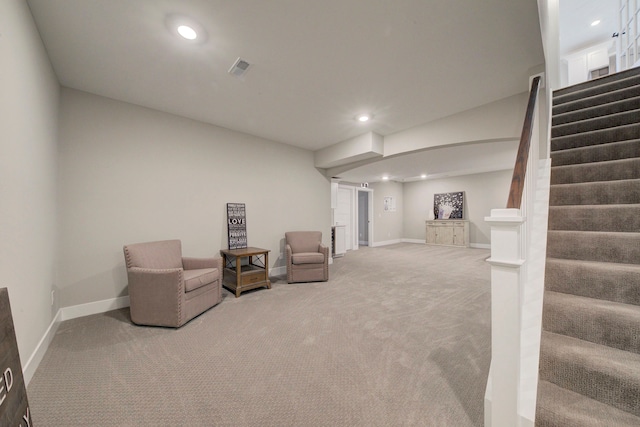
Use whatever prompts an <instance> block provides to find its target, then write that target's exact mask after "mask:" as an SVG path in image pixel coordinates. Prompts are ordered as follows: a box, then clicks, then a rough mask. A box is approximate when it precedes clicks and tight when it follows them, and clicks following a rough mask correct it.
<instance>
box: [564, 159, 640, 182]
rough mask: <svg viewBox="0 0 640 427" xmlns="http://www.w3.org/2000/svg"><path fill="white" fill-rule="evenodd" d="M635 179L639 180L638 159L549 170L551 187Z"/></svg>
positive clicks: (639, 162) (567, 166)
mask: <svg viewBox="0 0 640 427" xmlns="http://www.w3.org/2000/svg"><path fill="white" fill-rule="evenodd" d="M636 178H640V157H634V158H631V159H619V160H609V161H604V162H594V163H589V164H577V165H566V166H552V168H551V185H554V184H573V183H578V182H594V181H616V180H621V179H636Z"/></svg>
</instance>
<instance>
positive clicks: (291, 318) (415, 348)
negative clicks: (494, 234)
mask: <svg viewBox="0 0 640 427" xmlns="http://www.w3.org/2000/svg"><path fill="white" fill-rule="evenodd" d="M488 256H489V251H488V250H484V249H466V248H446V247H434V246H425V245H418V244H397V245H390V246H385V247H379V248H367V247H361V248H360V250H358V251H350V252H348V253H347V255H346V256H345V257H343V258H337V259H335V262H334V263H333V265H332V266H331V268H330V280H329V282H325V283H302V284H287V283H286V281H285V280H284V277H279V278H274V283H273V288H272V289H271V290H267V289H260V290H255V291H251V292H247V293H244V294H242V295H241V296H240V298H235V297H234V296H233V295H232V294H231V293H230V292H228V291H226V290H225V291H224V294H223V295H224V298H223V301H222V302H221V303H220V304H219V305H218V306H216V307H214V308H213V309H211V310H209V311H207V312H206V313H204V314H202V315H201V316H199V317H197V318H195V319H194V320H192V321H191V322H190V323H188V324H187V325H185V326H183V327H182V328H180V329H177V330H175V329H165V328H154V327H140V326H135V325H132V324H131V323H130V321H129V312H128V309H122V310H116V311H111V312H108V313H104V314H98V315H92V316H87V317H83V318H78V319H73V320H69V321H65V322H63V323H62V324H61V325H60V327H59V329H58V331H57V333H56V336H55V338H54V339H53V341H52V343H51V345H50V347H49V349H48V351H47V353H46V355H45V357H44V359H43V361H42V363H41V364H40V366H39V367H38V369H37V371H36V373H35V375H34V377H33V379H32V380H31V382H30V384H29V386H28V390H27V391H28V398H29V403H30V407H31V412H32V416H33V423H34V425H35V426H38V427H55V426H64V427H69V426H185V425H189V426H453V427H464V426H482V425H483V396H484V390H485V385H486V379H487V374H488V370H489V362H490V294H489V290H490V283H489V278H490V270H489V265H488V264H487V263H486V262H485V259H486V258H487V257H488Z"/></svg>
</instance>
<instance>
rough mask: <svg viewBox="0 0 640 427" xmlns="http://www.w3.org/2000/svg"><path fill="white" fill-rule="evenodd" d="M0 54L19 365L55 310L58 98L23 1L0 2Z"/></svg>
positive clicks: (5, 202) (0, 146)
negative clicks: (52, 297) (53, 301)
mask: <svg viewBox="0 0 640 427" xmlns="http://www.w3.org/2000/svg"><path fill="white" fill-rule="evenodd" d="M0 58H1V59H0V61H1V62H0V64H1V65H0V94H1V95H0V135H1V137H0V200H1V201H0V235H1V236H2V238H0V277H2V281H1V282H0V287H6V288H8V290H9V299H10V301H11V309H12V310H11V311H12V313H13V319H14V325H15V329H16V337H17V341H18V349H19V351H20V359H21V361H22V365H23V366H24V365H25V362H26V361H27V360H28V358H29V357H30V356H31V354H32V353H33V351H34V350H35V348H36V346H37V344H38V342H39V341H40V339H41V338H42V336H43V335H44V333H45V331H46V330H47V328H48V327H49V324H50V322H51V320H52V318H53V315H54V314H55V310H56V306H55V305H54V306H53V307H52V306H51V290H52V285H53V283H54V281H55V278H54V277H55V262H56V248H55V239H56V135H57V117H58V97H59V85H58V82H57V80H56V77H55V75H54V73H53V70H52V68H51V64H50V63H49V60H48V58H47V56H46V53H45V51H44V47H43V45H42V42H41V41H40V36H39V34H38V32H37V30H36V28H35V25H34V23H33V20H32V18H31V14H30V12H29V9H28V7H27V3H26V2H25V1H22V0H2V1H0ZM52 313H53V314H52Z"/></svg>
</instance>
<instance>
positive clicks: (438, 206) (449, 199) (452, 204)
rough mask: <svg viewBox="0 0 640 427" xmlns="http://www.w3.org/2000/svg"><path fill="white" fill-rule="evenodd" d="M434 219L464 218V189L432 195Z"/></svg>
mask: <svg viewBox="0 0 640 427" xmlns="http://www.w3.org/2000/svg"><path fill="white" fill-rule="evenodd" d="M433 216H434V218H435V219H464V191H457V192H454V193H440V194H434V195H433Z"/></svg>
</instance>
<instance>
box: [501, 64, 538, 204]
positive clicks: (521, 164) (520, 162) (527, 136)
mask: <svg viewBox="0 0 640 427" xmlns="http://www.w3.org/2000/svg"><path fill="white" fill-rule="evenodd" d="M539 88H540V76H536V77H534V78H533V80H532V81H531V92H530V93H529V103H528V104H527V114H526V115H525V116H524V125H522V135H521V136H520V145H519V146H518V155H517V156H516V165H515V166H514V168H513V177H512V178H511V188H510V190H509V200H507V209H512V208H513V209H520V206H521V204H522V192H523V191H524V178H525V176H526V174H527V161H528V160H529V147H530V146H531V133H532V131H533V112H534V111H535V107H536V102H537V100H538V89H539Z"/></svg>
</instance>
